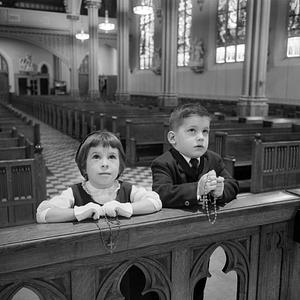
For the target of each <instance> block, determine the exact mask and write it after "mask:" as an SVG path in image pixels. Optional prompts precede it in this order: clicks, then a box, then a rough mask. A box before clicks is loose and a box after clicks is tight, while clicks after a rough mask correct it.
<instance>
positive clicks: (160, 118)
mask: <svg viewBox="0 0 300 300" xmlns="http://www.w3.org/2000/svg"><path fill="white" fill-rule="evenodd" d="M127 120H132V121H134V122H136V123H137V122H140V123H141V124H143V123H152V122H154V123H157V122H159V123H161V122H163V123H166V124H168V122H169V115H166V114H161V113H158V114H148V115H146V116H140V115H130V114H125V115H123V116H112V117H111V121H112V124H111V126H112V127H111V128H110V129H108V130H110V131H112V132H113V133H115V134H117V135H118V136H119V138H120V140H121V142H122V144H123V146H124V149H125V150H126V147H127V145H126V124H127V123H126V122H127ZM165 133H167V131H166V128H165Z"/></svg>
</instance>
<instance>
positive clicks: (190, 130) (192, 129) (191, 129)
mask: <svg viewBox="0 0 300 300" xmlns="http://www.w3.org/2000/svg"><path fill="white" fill-rule="evenodd" d="M188 131H189V132H191V133H195V132H196V130H195V128H190V129H189V130H188Z"/></svg>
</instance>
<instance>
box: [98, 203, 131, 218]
mask: <svg viewBox="0 0 300 300" xmlns="http://www.w3.org/2000/svg"><path fill="white" fill-rule="evenodd" d="M103 209H104V212H105V214H106V215H107V216H109V217H116V216H117V215H119V216H123V217H126V218H130V217H131V216H132V213H133V209H132V205H131V203H129V202H128V203H120V202H119V201H116V200H113V201H109V202H106V203H105V204H104V205H103Z"/></svg>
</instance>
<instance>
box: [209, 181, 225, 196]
mask: <svg viewBox="0 0 300 300" xmlns="http://www.w3.org/2000/svg"><path fill="white" fill-rule="evenodd" d="M223 191H224V178H223V177H221V176H219V177H217V186H216V188H215V189H214V190H213V192H212V194H213V196H214V197H216V198H219V197H221V196H222V195H223Z"/></svg>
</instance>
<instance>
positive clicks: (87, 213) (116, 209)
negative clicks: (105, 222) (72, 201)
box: [74, 200, 133, 221]
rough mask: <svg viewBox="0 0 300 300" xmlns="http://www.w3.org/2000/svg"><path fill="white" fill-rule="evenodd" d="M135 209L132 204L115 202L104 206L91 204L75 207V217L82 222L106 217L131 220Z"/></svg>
mask: <svg viewBox="0 0 300 300" xmlns="http://www.w3.org/2000/svg"><path fill="white" fill-rule="evenodd" d="M132 213H133V209H132V205H131V203H120V202H119V201H116V200H113V201H109V202H107V203H105V204H104V205H103V206H101V205H99V204H97V203H93V202H89V203H87V204H86V205H83V206H74V215H75V218H76V219H77V220H78V221H82V220H84V219H87V218H93V219H94V220H98V219H99V218H100V217H104V216H105V215H107V216H109V217H116V216H117V215H119V216H123V217H126V218H130V217H131V216H132Z"/></svg>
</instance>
